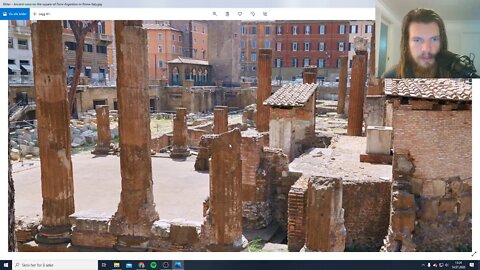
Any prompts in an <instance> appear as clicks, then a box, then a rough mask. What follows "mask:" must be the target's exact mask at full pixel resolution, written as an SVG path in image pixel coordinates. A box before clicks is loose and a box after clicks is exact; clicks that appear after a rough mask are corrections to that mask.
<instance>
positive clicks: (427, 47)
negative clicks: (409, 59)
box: [422, 39, 432, 52]
mask: <svg viewBox="0 0 480 270" xmlns="http://www.w3.org/2000/svg"><path fill="white" fill-rule="evenodd" d="M431 48H432V42H431V41H430V40H429V39H427V40H425V41H424V42H423V44H422V51H423V52H429V51H430V50H431Z"/></svg>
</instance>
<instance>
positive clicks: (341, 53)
mask: <svg viewBox="0 0 480 270" xmlns="http://www.w3.org/2000/svg"><path fill="white" fill-rule="evenodd" d="M375 27H376V25H375V22H374V21H348V20H344V21H322V20H319V21H302V20H298V21H282V20H278V21H234V20H232V21H220V20H219V21H196V20H191V21H37V22H31V21H9V55H8V57H9V63H8V68H9V77H8V78H9V89H8V102H9V104H8V105H9V157H10V159H9V161H10V164H9V165H10V166H9V167H10V168H9V193H8V196H9V225H10V226H9V228H10V230H9V251H18V252H32V251H34V252H36V251H58V252H63V251H74V252H82V251H120V252H123V251H142V252H146V251H148V252H182V251H202V252H207V251H248V252H263V251H264V252H267V251H281V252H310V251H311V252H318V251H329V252H359V251H362V252H422V251H435V252H452V251H457V252H458V251H463V252H467V251H471V249H472V85H471V80H470V81H469V80H465V79H379V78H378V77H377V76H376V75H375V70H376V60H375V53H374V52H375V47H376V44H375ZM370 52H372V53H370ZM72 89H73V90H72Z"/></svg>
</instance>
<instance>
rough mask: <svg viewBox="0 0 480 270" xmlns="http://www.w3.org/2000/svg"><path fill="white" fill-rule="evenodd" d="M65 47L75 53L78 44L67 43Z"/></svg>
mask: <svg viewBox="0 0 480 270" xmlns="http://www.w3.org/2000/svg"><path fill="white" fill-rule="evenodd" d="M65 47H67V48H68V50H69V51H75V50H76V49H77V43H75V42H70V41H67V42H65Z"/></svg>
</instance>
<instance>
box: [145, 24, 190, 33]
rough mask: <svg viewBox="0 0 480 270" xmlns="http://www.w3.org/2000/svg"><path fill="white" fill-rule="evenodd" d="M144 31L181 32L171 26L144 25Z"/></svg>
mask: <svg viewBox="0 0 480 270" xmlns="http://www.w3.org/2000/svg"><path fill="white" fill-rule="evenodd" d="M143 29H147V30H172V31H178V32H181V31H180V30H178V29H176V28H174V27H171V26H169V25H161V24H143Z"/></svg>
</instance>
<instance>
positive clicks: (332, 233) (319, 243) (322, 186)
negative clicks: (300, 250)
mask: <svg viewBox="0 0 480 270" xmlns="http://www.w3.org/2000/svg"><path fill="white" fill-rule="evenodd" d="M342 193H343V187H342V179H340V178H326V177H320V176H313V177H311V178H310V181H309V183H308V191H307V224H306V233H305V247H306V248H305V250H306V251H336V252H339V251H344V250H345V239H346V236H347V232H346V229H345V225H344V219H343V213H344V211H343V208H342Z"/></svg>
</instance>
